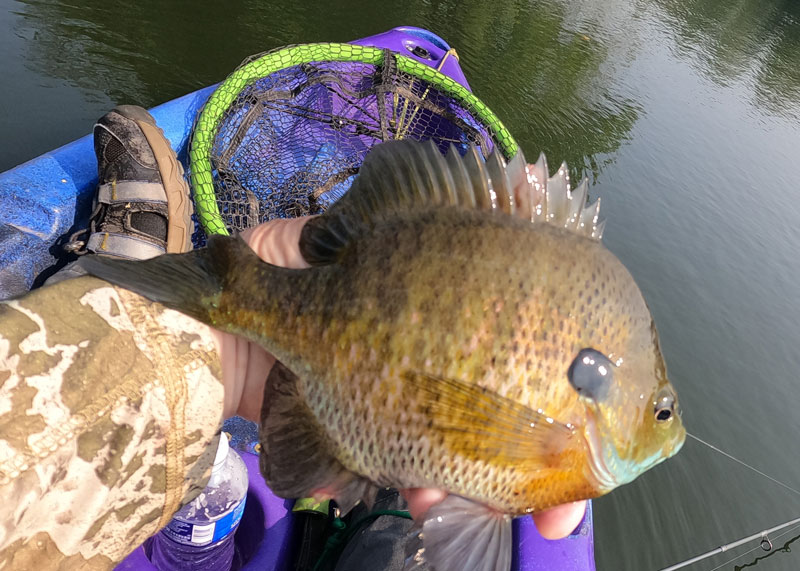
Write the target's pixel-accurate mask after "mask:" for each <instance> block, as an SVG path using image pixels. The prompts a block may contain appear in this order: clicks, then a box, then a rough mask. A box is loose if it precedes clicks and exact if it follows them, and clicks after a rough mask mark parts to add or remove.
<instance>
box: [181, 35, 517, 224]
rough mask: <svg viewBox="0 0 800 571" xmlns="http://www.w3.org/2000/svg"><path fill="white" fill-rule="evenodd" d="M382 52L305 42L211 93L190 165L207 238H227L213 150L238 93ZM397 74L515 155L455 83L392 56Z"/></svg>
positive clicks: (500, 129)
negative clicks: (456, 107)
mask: <svg viewBox="0 0 800 571" xmlns="http://www.w3.org/2000/svg"><path fill="white" fill-rule="evenodd" d="M383 53H384V50H383V49H380V48H374V47H370V46H359V45H354V44H336V43H324V44H303V45H298V46H289V47H286V48H283V49H280V50H276V51H273V52H270V53H267V54H265V55H263V56H261V57H259V58H258V59H255V60H253V61H252V62H250V63H248V64H245V65H243V66H242V67H240V68H239V69H237V70H236V71H234V72H233V73H232V74H230V75H229V76H228V77H227V78H226V79H225V81H223V82H222V83H221V84H220V86H219V87H218V88H217V89H216V90H215V91H214V93H212V94H211V97H209V98H208V101H207V102H206V103H205V105H204V106H203V109H202V110H201V111H200V115H199V116H198V118H197V122H196V124H195V127H194V132H193V134H192V140H191V148H190V150H189V161H190V165H191V182H192V189H193V191H194V203H195V209H196V212H197V217H198V219H199V220H200V225H201V226H202V227H203V229H204V230H205V232H206V233H207V234H209V235H210V234H223V235H227V234H229V232H228V229H227V228H226V227H225V221H224V219H223V218H222V215H221V214H220V212H219V206H218V205H217V200H216V196H215V193H214V183H213V177H212V166H211V148H212V146H213V144H214V138H215V137H216V135H217V131H218V124H219V121H220V119H221V118H222V116H223V114H224V113H225V111H226V110H227V109H228V108H229V107H230V105H231V104H232V103H233V102H234V101H235V100H236V97H237V96H238V95H239V93H240V92H241V91H242V89H244V88H245V87H247V85H249V84H250V83H252V82H253V81H255V80H257V79H259V78H262V77H265V76H267V75H270V74H272V73H275V72H276V71H280V70H282V69H286V68H288V67H293V66H296V65H300V64H302V63H308V62H312V61H317V62H319V61H335V62H361V63H366V64H371V65H379V64H380V63H381V62H382V61H383ZM395 57H396V61H397V69H398V71H400V72H403V73H407V74H409V75H413V76H415V77H419V78H421V79H424V80H425V81H427V82H428V83H430V84H431V85H433V86H434V87H436V88H437V89H438V90H439V91H442V92H443V93H445V94H447V95H448V96H450V97H452V98H453V99H455V100H456V101H457V102H458V103H460V104H462V105H466V106H468V108H471V109H472V110H474V115H475V116H476V117H477V118H478V119H479V120H480V121H481V122H482V123H483V124H484V125H485V126H486V127H487V128H488V129H489V131H490V132H491V133H492V135H493V136H494V139H495V141H496V142H497V144H498V146H499V147H500V149H501V150H502V152H503V155H505V157H506V158H507V159H510V158H511V157H513V156H514V155H515V154H516V152H517V143H516V141H514V138H513V137H512V136H511V134H510V133H509V132H508V130H507V129H506V128H505V126H504V125H503V123H502V122H501V121H500V119H498V118H497V116H496V115H495V114H494V113H493V112H492V110H491V109H489V108H488V107H487V106H486V105H485V104H484V103H483V102H482V101H481V100H480V99H478V98H477V97H476V96H475V95H473V93H472V92H471V91H469V90H468V89H467V88H465V87H464V86H463V85H461V84H460V83H458V82H457V81H455V80H454V79H452V78H450V77H448V76H446V75H444V74H443V73H440V72H439V71H437V70H435V69H433V68H432V67H429V66H427V65H425V64H423V63H421V62H418V61H417V60H415V59H413V58H410V57H406V56H403V55H399V54H395Z"/></svg>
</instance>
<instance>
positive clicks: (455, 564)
mask: <svg viewBox="0 0 800 571" xmlns="http://www.w3.org/2000/svg"><path fill="white" fill-rule="evenodd" d="M420 535H421V537H422V548H421V549H419V550H417V551H416V552H414V553H412V554H411V556H410V557H408V558H407V559H406V565H405V570H404V571H412V570H417V569H424V568H425V563H428V564H430V565H431V566H432V567H433V569H434V570H435V571H466V570H467V569H469V570H470V571H509V569H511V548H512V532H511V518H510V517H509V516H507V515H504V514H501V513H499V512H497V511H495V510H493V509H491V508H489V507H487V506H485V505H483V504H479V503H477V502H473V501H471V500H467V499H465V498H462V497H460V496H455V495H450V496H447V497H446V498H445V499H444V500H443V501H442V502H440V503H438V504H436V505H435V506H433V507H431V508H430V509H429V510H428V513H427V514H425V521H424V523H423V524H422V533H421V534H420Z"/></svg>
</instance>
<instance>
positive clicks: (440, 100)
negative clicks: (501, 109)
mask: <svg viewBox="0 0 800 571" xmlns="http://www.w3.org/2000/svg"><path fill="white" fill-rule="evenodd" d="M309 46H311V47H314V46H315V45H313V44H312V45H305V46H295V47H289V48H282V49H281V50H276V51H274V52H268V53H267V54H261V55H259V56H254V57H252V58H249V59H248V60H246V61H245V62H243V63H242V65H241V66H240V67H239V68H237V70H236V71H235V72H234V73H233V74H231V76H229V78H228V80H226V81H225V82H223V84H222V85H221V87H220V88H219V89H218V91H221V90H222V95H221V96H219V97H217V98H216V99H215V97H214V96H212V98H211V99H210V100H209V102H208V103H207V104H206V107H209V106H214V108H213V109H211V110H210V111H209V112H206V109H204V110H203V112H201V115H200V119H199V120H198V123H197V124H196V126H195V132H194V135H193V141H192V147H191V151H190V156H191V161H192V165H191V169H192V180H193V183H194V187H195V193H196V201H197V198H198V195H199V198H200V199H201V200H200V201H199V202H200V204H198V213H199V215H200V216H199V217H200V221H201V224H202V226H203V227H204V229H205V231H206V232H208V233H229V232H231V231H234V230H242V229H244V228H247V227H249V226H254V225H256V224H258V223H261V222H264V221H266V220H270V219H272V218H286V217H295V216H301V215H308V214H318V213H320V212H322V211H323V210H324V209H326V208H327V207H328V206H329V205H330V204H332V203H333V202H335V201H336V200H337V199H338V198H340V197H341V195H342V194H344V192H346V191H347V189H348V188H349V187H350V185H351V183H352V180H353V178H354V177H355V176H356V175H357V174H358V169H359V167H360V165H361V163H362V162H363V160H364V157H365V155H366V154H367V152H368V151H369V149H370V148H371V147H373V146H374V145H376V144H378V143H380V142H382V141H387V140H390V139H417V140H426V139H431V140H433V141H434V142H435V143H436V144H437V145H438V147H439V149H440V150H441V151H442V152H443V153H444V152H446V151H447V149H448V148H449V147H450V145H454V146H455V147H456V148H457V149H459V150H460V151H462V152H463V151H464V150H466V148H467V146H468V145H469V144H473V145H476V146H477V147H479V148H480V149H481V150H482V152H483V153H484V156H486V155H488V154H489V153H490V152H491V151H492V150H493V149H494V147H495V145H498V144H499V145H500V148H501V150H503V151H504V154H505V155H506V156H507V157H508V156H510V155H511V154H513V152H514V151H515V145H514V143H513V140H512V139H511V137H510V135H508V134H507V132H506V131H505V129H504V128H503V127H502V125H501V124H500V123H499V121H497V120H496V118H495V117H494V116H493V115H492V114H491V112H489V111H488V109H487V108H486V107H485V106H484V105H483V104H482V103H481V102H480V101H479V100H478V99H477V98H474V96H472V95H471V94H470V93H469V92H468V91H467V90H466V89H464V88H463V87H462V86H460V85H458V84H456V83H455V82H454V81H453V80H451V79H450V78H447V77H446V76H443V75H442V74H439V73H438V72H437V71H436V70H434V69H432V68H430V67H427V66H425V65H423V64H418V62H416V61H414V60H411V59H410V58H406V57H403V56H398V55H397V54H394V53H393V52H390V51H389V50H378V49H376V48H363V47H361V46H350V45H349V44H340V45H338V46H340V47H342V46H348V48H350V50H345V55H348V56H353V57H349V58H348V59H347V61H339V60H340V59H341V55H340V53H337V52H335V51H333V52H332V51H331V50H330V47H331V46H337V45H336V44H322V45H317V46H325V47H327V49H325V48H323V49H322V51H321V52H317V53H314V52H311V53H303V54H299V55H298V54H297V53H296V51H297V50H306V51H307V49H308V48H309ZM293 50H294V53H293ZM352 50H356V51H357V53H355V54H354V52H353V51H352ZM331 54H333V57H332V56H331ZM302 55H305V56H306V57H300V56H302ZM274 56H278V57H274ZM308 56H311V57H315V56H316V58H317V59H311V60H310V61H296V60H302V59H308ZM293 58H294V59H293ZM337 58H338V59H339V60H337ZM264 62H267V64H265V63H264ZM259 67H260V68H263V69H259ZM264 71H268V73H263V72H264ZM459 88H460V89H459ZM225 90H227V91H225ZM215 95H217V94H216V93H215ZM204 113H205V115H206V116H205V124H204V123H203V119H204V115H203V114H204ZM209 116H211V119H209V118H208V117H209ZM487 118H488V119H487ZM209 179H210V182H211V185H212V187H213V204H212V203H211V202H210V201H209V197H205V199H206V200H205V203H203V198H204V197H203V196H202V194H203V192H209V190H208V182H209ZM198 183H204V184H203V185H202V187H201V189H200V190H201V192H198Z"/></svg>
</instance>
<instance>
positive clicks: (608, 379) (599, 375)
mask: <svg viewBox="0 0 800 571" xmlns="http://www.w3.org/2000/svg"><path fill="white" fill-rule="evenodd" d="M567 378H568V379H569V383H570V384H571V385H572V387H573V388H574V389H575V390H576V391H578V394H579V395H581V396H584V397H586V398H590V399H592V400H593V401H602V400H603V399H604V398H605V397H606V395H607V394H608V388H609V387H610V386H611V383H612V382H613V379H614V365H613V364H612V363H611V361H610V360H609V359H608V357H606V356H605V355H603V354H602V353H601V352H600V351H597V350H596V349H588V348H587V349H581V350H580V351H579V352H578V356H577V357H575V359H574V360H573V361H572V364H571V365H570V366H569V369H568V370H567Z"/></svg>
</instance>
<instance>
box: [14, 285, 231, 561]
mask: <svg viewBox="0 0 800 571" xmlns="http://www.w3.org/2000/svg"><path fill="white" fill-rule="evenodd" d="M220 374H221V373H220V364H219V358H218V356H217V353H216V349H215V346H214V342H213V340H212V338H211V336H210V335H209V331H208V328H207V327H206V326H204V325H201V324H199V323H198V322H196V321H194V320H192V319H190V318H188V317H186V316H184V315H182V314H179V313H177V312H174V311H172V310H168V309H165V308H164V307H162V306H160V305H158V304H154V303H151V302H149V301H147V300H145V299H144V298H142V297H139V296H137V295H135V294H133V293H130V292H128V291H125V290H123V289H120V288H116V287H112V286H109V285H108V284H107V283H105V282H102V281H100V280H97V279H95V278H90V277H83V278H76V279H71V280H66V281H63V282H60V283H57V284H55V285H52V286H49V287H44V288H42V289H39V290H36V291H34V292H31V293H29V294H28V295H26V296H25V297H23V298H20V299H17V300H13V301H8V302H4V303H0V498H2V502H1V503H0V569H3V570H5V569H24V570H34V569H35V570H44V569H109V568H112V567H113V566H114V564H115V563H117V562H118V561H120V560H121V559H122V558H124V557H125V556H126V555H127V554H128V553H129V552H130V551H132V550H133V549H135V548H136V547H137V546H138V545H139V544H141V543H142V542H143V541H144V540H145V539H146V538H147V537H149V536H150V535H152V534H153V533H155V532H156V531H157V530H158V529H159V528H160V527H161V526H163V525H164V524H166V522H167V521H169V519H170V518H171V516H172V514H174V513H175V511H177V509H178V508H179V507H180V506H181V505H182V504H183V503H185V502H188V501H189V500H190V499H191V498H192V497H194V496H195V495H197V493H199V491H200V490H201V489H202V488H203V487H204V486H205V484H206V482H207V480H208V477H209V474H210V467H211V464H212V462H213V457H214V451H215V446H211V444H212V443H213V442H215V439H216V434H217V432H218V430H219V427H220V424H221V421H222V411H223V400H224V399H223V396H224V395H223V386H222V383H221V380H220Z"/></svg>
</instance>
